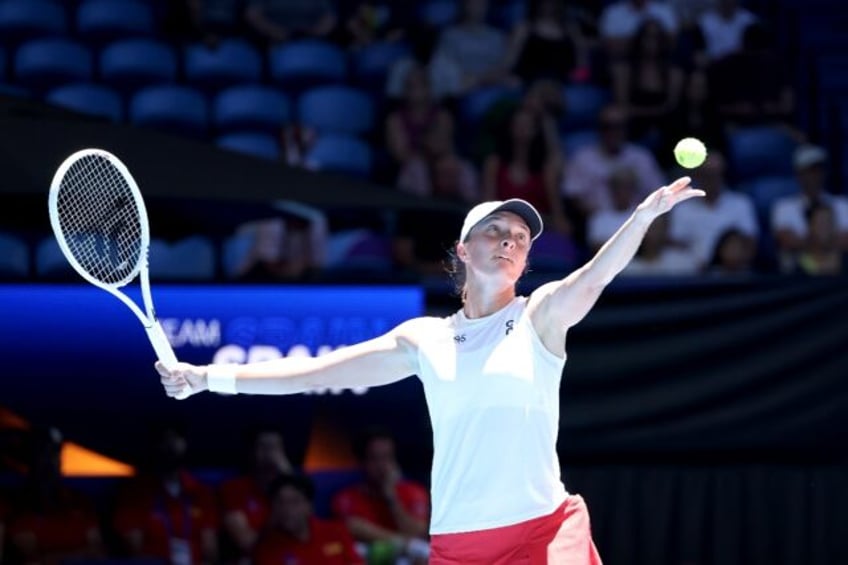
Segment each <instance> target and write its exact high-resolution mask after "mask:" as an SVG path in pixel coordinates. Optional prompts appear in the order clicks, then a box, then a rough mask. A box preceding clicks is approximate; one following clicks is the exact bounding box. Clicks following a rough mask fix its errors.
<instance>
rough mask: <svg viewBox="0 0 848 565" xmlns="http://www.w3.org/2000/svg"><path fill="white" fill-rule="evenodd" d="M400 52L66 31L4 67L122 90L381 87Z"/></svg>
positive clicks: (38, 79) (13, 76) (41, 82)
mask: <svg viewBox="0 0 848 565" xmlns="http://www.w3.org/2000/svg"><path fill="white" fill-rule="evenodd" d="M407 51H408V50H407V48H406V47H405V46H404V45H403V44H400V43H394V42H387V43H378V44H374V45H372V46H369V47H368V48H366V49H364V50H361V51H357V52H356V54H355V55H353V59H352V60H351V59H350V56H349V54H348V53H347V52H346V51H344V50H342V49H341V48H340V47H338V46H336V45H333V44H331V43H328V42H325V41H320V40H309V39H304V40H298V41H292V42H289V43H285V44H280V45H277V46H274V47H272V48H271V49H270V50H269V51H268V52H267V57H266V53H265V52H263V51H262V50H260V49H258V48H257V47H256V46H255V45H253V44H252V43H250V42H248V41H246V40H243V39H227V40H224V41H221V42H220V43H219V44H218V45H217V46H215V47H210V46H208V45H205V44H199V43H193V44H189V45H186V46H184V47H180V48H178V47H175V46H174V45H172V44H171V43H168V42H165V41H163V40H160V39H156V38H130V39H119V40H116V41H112V42H110V43H108V44H105V45H103V46H102V47H98V48H95V47H92V46H90V45H87V44H85V43H83V42H80V41H76V40H74V39H70V38H44V39H34V40H31V41H27V42H25V43H23V44H21V45H20V46H18V47H17V48H15V49H14V50H10V51H9V59H10V61H9V63H8V65H9V71H8V72H7V73H6V74H7V76H8V79H9V81H10V82H14V83H17V84H19V85H21V86H25V87H27V88H30V89H33V90H36V91H43V90H44V89H46V88H49V87H51V86H55V85H57V84H61V83H62V82H68V81H70V80H95V79H96V80H99V81H102V82H106V83H109V84H110V85H112V86H113V87H115V88H118V89H121V90H125V91H126V90H133V89H137V88H139V87H140V86H144V85H147V84H152V83H157V82H178V81H179V82H187V83H190V84H191V85H192V86H194V87H196V88H202V89H204V90H207V91H215V90H219V89H221V88H225V87H227V86H230V85H232V84H236V83H245V82H256V83H263V82H267V83H273V84H275V85H278V86H281V87H285V88H287V89H290V90H302V89H306V88H311V87H314V86H317V85H321V84H333V83H351V84H357V85H361V86H363V87H367V88H369V89H373V88H374V85H375V83H376V84H379V85H380V88H382V77H383V76H384V75H385V73H386V72H388V69H389V68H390V66H391V65H392V64H393V63H394V62H395V61H397V60H398V59H400V58H401V57H404V56H405V54H406V53H407ZM0 55H2V53H0ZM4 59H5V57H4Z"/></svg>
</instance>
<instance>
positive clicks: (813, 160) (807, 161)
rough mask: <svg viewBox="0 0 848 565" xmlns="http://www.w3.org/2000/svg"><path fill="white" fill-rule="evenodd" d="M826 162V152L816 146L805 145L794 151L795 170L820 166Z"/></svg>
mask: <svg viewBox="0 0 848 565" xmlns="http://www.w3.org/2000/svg"><path fill="white" fill-rule="evenodd" d="M825 161H827V151H825V150H824V149H822V148H821V147H819V146H818V145H810V144H805V145H802V146H800V147H799V148H798V149H796V150H795V156H794V165H795V169H796V170H800V169H806V168H807V167H811V166H813V165H820V164H822V163H824V162H825Z"/></svg>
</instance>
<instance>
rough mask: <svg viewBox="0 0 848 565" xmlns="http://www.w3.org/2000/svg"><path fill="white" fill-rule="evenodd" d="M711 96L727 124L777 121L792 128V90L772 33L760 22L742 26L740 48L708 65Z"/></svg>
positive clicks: (783, 59) (793, 100) (793, 106)
mask: <svg viewBox="0 0 848 565" xmlns="http://www.w3.org/2000/svg"><path fill="white" fill-rule="evenodd" d="M707 80H708V88H709V93H710V97H711V98H712V99H713V102H714V103H715V104H716V107H717V110H718V115H719V117H720V119H722V120H723V121H725V122H728V123H730V124H739V125H749V124H762V123H778V124H784V125H786V126H787V127H794V113H795V92H794V89H793V88H792V83H791V81H790V80H789V78H788V76H787V65H786V60H785V58H784V57H783V56H782V55H781V54H780V53H779V52H778V51H777V48H776V45H775V42H774V37H773V32H772V31H771V30H770V29H768V27H766V26H765V25H764V24H763V23H761V22H755V23H751V24H749V25H748V26H747V27H746V28H745V32H744V38H743V49H742V50H741V51H738V52H735V53H731V54H728V55H726V56H725V57H723V58H721V59H719V60H717V61H714V62H713V63H712V64H710V65H709V67H708V68H707Z"/></svg>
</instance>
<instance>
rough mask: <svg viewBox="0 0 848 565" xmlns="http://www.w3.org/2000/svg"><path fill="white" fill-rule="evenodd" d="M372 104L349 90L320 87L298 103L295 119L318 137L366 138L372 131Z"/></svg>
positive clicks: (344, 87)
mask: <svg viewBox="0 0 848 565" xmlns="http://www.w3.org/2000/svg"><path fill="white" fill-rule="evenodd" d="M375 118H376V117H375V108H374V101H373V100H372V98H371V97H370V96H368V94H367V93H365V92H364V91H362V90H359V89H356V88H353V87H350V86H319V87H316V88H313V89H310V90H308V91H306V92H304V93H303V94H301V95H300V97H299V98H298V100H297V119H298V122H300V123H301V124H303V125H305V126H308V127H311V128H314V129H315V130H317V131H318V132H319V133H327V132H329V133H346V134H365V133H368V132H370V131H371V130H372V129H373V128H374V120H375Z"/></svg>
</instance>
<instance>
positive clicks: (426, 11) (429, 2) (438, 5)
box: [417, 0, 459, 29]
mask: <svg viewBox="0 0 848 565" xmlns="http://www.w3.org/2000/svg"><path fill="white" fill-rule="evenodd" d="M417 15H418V20H419V21H420V22H421V23H423V24H424V25H426V26H428V27H431V28H436V29H441V28H443V27H445V26H448V25H450V24H452V23H454V22H456V20H457V18H458V17H459V2H458V0H424V1H423V2H421V3H419V4H418V10H417Z"/></svg>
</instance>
